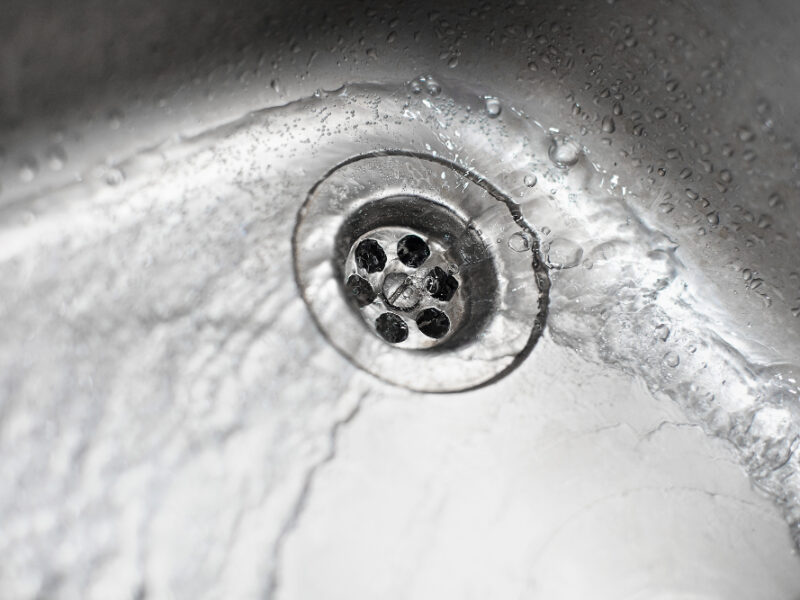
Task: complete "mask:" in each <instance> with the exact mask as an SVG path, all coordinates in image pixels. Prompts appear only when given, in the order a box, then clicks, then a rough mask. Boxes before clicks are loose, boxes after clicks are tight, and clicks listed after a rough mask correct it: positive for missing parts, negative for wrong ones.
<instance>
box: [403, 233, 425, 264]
mask: <svg viewBox="0 0 800 600" xmlns="http://www.w3.org/2000/svg"><path fill="white" fill-rule="evenodd" d="M430 255H431V250H430V248H428V244H426V243H425V241H424V240H423V239H422V238H421V237H419V236H417V235H407V236H405V237H404V238H403V239H401V240H400V241H399V242H397V258H399V259H400V262H401V263H403V264H404V265H406V266H407V267H411V268H412V269H416V268H417V267H419V266H421V265H422V263H424V262H425V261H426V260H428V257H429V256H430Z"/></svg>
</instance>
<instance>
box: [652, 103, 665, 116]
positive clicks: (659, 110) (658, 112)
mask: <svg viewBox="0 0 800 600" xmlns="http://www.w3.org/2000/svg"><path fill="white" fill-rule="evenodd" d="M653 116H654V117H655V118H656V119H663V118H664V117H666V116H667V111H665V110H664V109H663V108H661V107H660V106H656V107H655V108H654V109H653Z"/></svg>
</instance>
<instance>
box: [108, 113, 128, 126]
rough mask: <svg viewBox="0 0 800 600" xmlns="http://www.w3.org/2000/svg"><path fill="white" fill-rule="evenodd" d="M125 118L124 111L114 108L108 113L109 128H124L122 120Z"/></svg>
mask: <svg viewBox="0 0 800 600" xmlns="http://www.w3.org/2000/svg"><path fill="white" fill-rule="evenodd" d="M124 118H125V115H124V114H123V113H122V111H121V110H120V109H118V108H112V109H111V110H110V111H109V112H108V126H109V127H110V128H111V129H119V128H120V127H121V126H122V119H124Z"/></svg>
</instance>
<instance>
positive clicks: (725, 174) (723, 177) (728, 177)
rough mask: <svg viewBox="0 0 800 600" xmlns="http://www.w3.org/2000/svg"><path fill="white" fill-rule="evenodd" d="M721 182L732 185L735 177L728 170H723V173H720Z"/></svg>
mask: <svg viewBox="0 0 800 600" xmlns="http://www.w3.org/2000/svg"><path fill="white" fill-rule="evenodd" d="M719 180H720V181H721V182H722V183H730V182H731V181H733V175H732V174H731V172H730V171H729V170H728V169H723V170H722V171H720V172H719Z"/></svg>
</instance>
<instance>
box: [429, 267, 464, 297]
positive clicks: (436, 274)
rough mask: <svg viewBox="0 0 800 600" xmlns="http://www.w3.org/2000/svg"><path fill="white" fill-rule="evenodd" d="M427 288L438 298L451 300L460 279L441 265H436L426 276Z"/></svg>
mask: <svg viewBox="0 0 800 600" xmlns="http://www.w3.org/2000/svg"><path fill="white" fill-rule="evenodd" d="M425 289H426V290H428V293H429V294H430V295H431V296H433V297H434V298H436V299H437V300H441V301H442V302H449V301H450V300H451V299H452V298H453V295H454V294H455V293H456V290H457V289H458V280H457V279H456V278H455V277H453V276H452V275H450V274H449V273H447V272H446V271H445V270H444V269H442V268H441V267H434V268H433V269H431V270H430V271H428V276H427V277H426V278H425Z"/></svg>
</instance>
